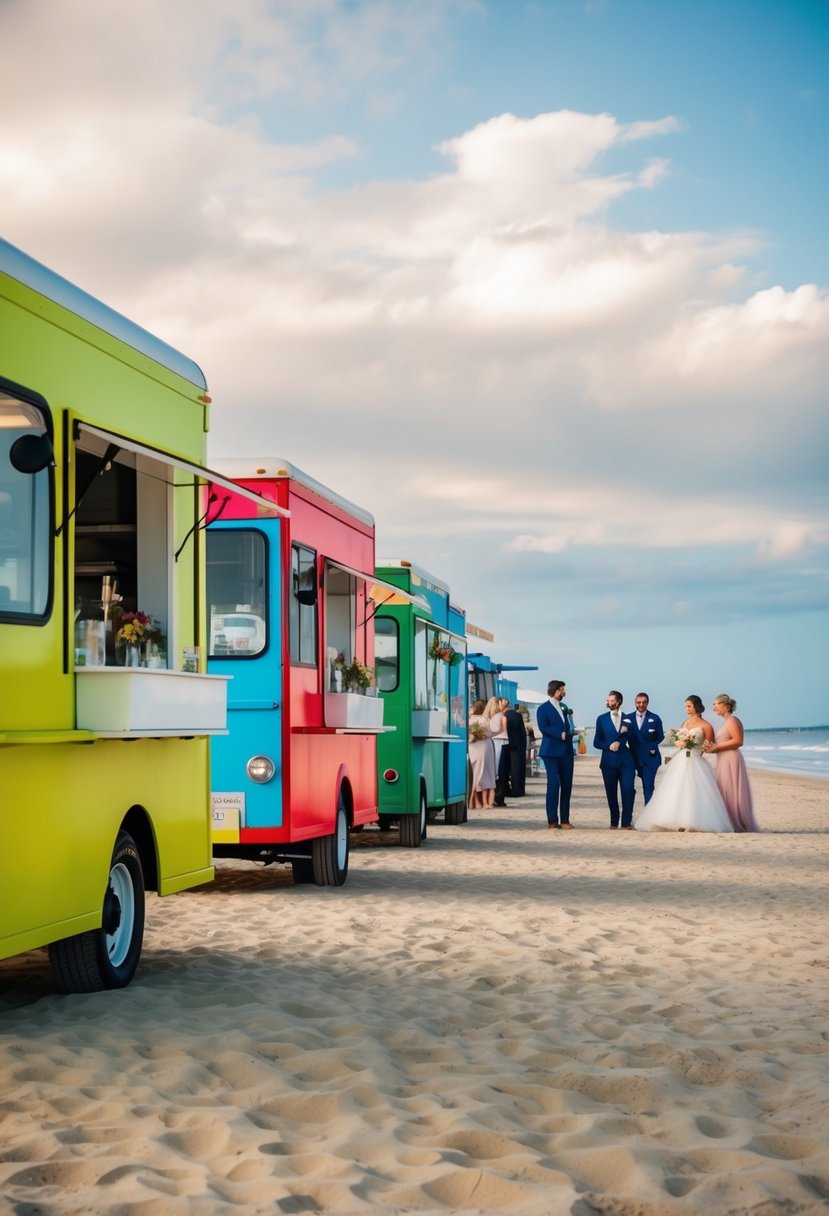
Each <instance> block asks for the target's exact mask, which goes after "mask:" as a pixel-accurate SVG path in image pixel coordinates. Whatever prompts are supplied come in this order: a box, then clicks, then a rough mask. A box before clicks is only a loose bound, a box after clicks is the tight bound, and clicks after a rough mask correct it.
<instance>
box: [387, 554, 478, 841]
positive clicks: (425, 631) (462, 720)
mask: <svg viewBox="0 0 829 1216" xmlns="http://www.w3.org/2000/svg"><path fill="white" fill-rule="evenodd" d="M377 575H378V577H379V578H381V579H382V580H383V581H384V582H386V583H390V584H392V585H393V586H395V587H396V588H398V591H399V592H400V593H404V594H406V595H408V596H412V597H414V596H416V597H417V599H418V600H420V601H421V602H420V603H418V602H416V601H415V602H412V601H411V600H403V599H400V598H398V599H397V600H395V599H394V598H393V597H389V598H387V599H386V601H385V602H384V603H382V604H381V605H380V606H379V607H378V611H377V615H376V617H375V621H374V635H375V661H376V670H377V686H378V688H379V689H380V694H381V696H382V698H383V701H384V703H385V706H386V718H385V720H386V721H387V722H388V723H389V724H390V725H393V726H394V727H395V731H394V734H391V735H386V736H383V737H382V738H381V739H380V740H379V741H378V748H377V755H378V767H379V775H380V783H379V790H380V825H381V827H384V828H386V827H391V826H392V825H393V824H394V823H395V822H397V823H398V824H399V826H400V843H401V844H402V845H405V846H408V847H409V848H417V847H418V846H419V845H420V843H421V842H422V841H423V840H424V839H425V838H426V833H427V824H428V821H429V820H434V819H436V818H437V816H438V814H440V813H442V814H443V819H444V822H445V823H451V824H457V823H463V822H464V821H465V820H466V810H467V803H466V786H467V762H466V751H467V747H466V740H467V718H468V712H467V697H466V679H465V659H466V636H465V620H466V614H465V613H464V611H463V609H462V608H458V607H457V606H456V605H454V604H453V603H452V602H451V600H450V598H449V588H448V586H447V585H446V583H444V582H442V581H441V580H440V579H439V578H436V577H435V576H434V575H433V574H429V573H428V571H426V570H423V569H421V568H420V567H419V566H415V565H413V564H412V563H411V562H408V561H383V562H379V563H378V565H377Z"/></svg>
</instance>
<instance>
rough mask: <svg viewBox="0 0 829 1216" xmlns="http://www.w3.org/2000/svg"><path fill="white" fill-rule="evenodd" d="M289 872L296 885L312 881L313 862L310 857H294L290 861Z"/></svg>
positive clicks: (299, 885)
mask: <svg viewBox="0 0 829 1216" xmlns="http://www.w3.org/2000/svg"><path fill="white" fill-rule="evenodd" d="M291 872H292V874H293V876H294V885H295V886H297V887H301V886H303V885H305V884H306V883H309V882H313V881H314V863H313V861H312V860H311V858H310V857H294V858H293V859H292V861H291Z"/></svg>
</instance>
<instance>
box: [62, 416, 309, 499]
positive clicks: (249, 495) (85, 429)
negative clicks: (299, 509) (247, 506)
mask: <svg viewBox="0 0 829 1216" xmlns="http://www.w3.org/2000/svg"><path fill="white" fill-rule="evenodd" d="M75 427H76V434H77V436H78V437H79V438H80V436H81V435H84V434H86V435H94V436H95V437H96V438H97V439H102V440H103V441H104V442H105V443H111V444H114V445H115V446H116V447H118V448H120V449H121V450H122V451H124V452H133V453H134V454H135V455H137V456H148V457H150V459H152V460H158V461H160V462H161V463H162V464H166V465H170V466H171V467H172V468H174V469H180V470H181V471H182V472H184V473H189V474H190V476H191V477H197V478H199V479H200V480H201V481H207V482H209V483H210V485H212V486H218V487H219V488H220V489H222V490H230V491H231V492H232V493H233V494H238V495H239V497H240V498H246V499H247V500H248V501H249V502H252V503H254V504H255V505H256V507H257V508H258V509H259V513H260V515H264V516H273V515H284V516H289V515H290V514H291V512H290V511H286V509H285V508H284V507H278V506H277V505H276V503H273V502H269V501H268V499H267V498H263V497H262V496H261V494H254V492H253V490H247V489H245V487H244V486H237V485H236V482H235V481H229V480H228V478H226V477H222V475H221V473H216V472H214V471H213V469H208V468H205V466H204V465H201V464H194V463H193V461H192V460H184V459H183V458H182V457H181V456H173V455H172V454H171V453H170V452H164V451H160V450H159V449H158V448H151V447H149V446H148V445H147V444H145V443H138V442H137V441H136V440H135V439H126V438H125V437H124V436H123V435H118V434H116V432H115V431H105V430H104V429H103V428H102V427H97V426H90V425H89V423H87V422H80V421H78V422H76V424H75Z"/></svg>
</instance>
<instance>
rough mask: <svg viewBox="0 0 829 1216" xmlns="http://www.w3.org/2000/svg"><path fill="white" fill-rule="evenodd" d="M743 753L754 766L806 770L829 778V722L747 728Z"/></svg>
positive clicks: (779, 771)
mask: <svg viewBox="0 0 829 1216" xmlns="http://www.w3.org/2000/svg"><path fill="white" fill-rule="evenodd" d="M743 755H744V757H745V762H746V764H747V765H748V767H749V768H750V769H762V768H764V769H768V770H769V771H774V772H778V773H805V774H806V775H808V776H812V777H825V778H826V779H827V780H829V726H800V727H798V726H792V727H787V728H786V729H783V730H747V731H746V733H745V742H744V743H743Z"/></svg>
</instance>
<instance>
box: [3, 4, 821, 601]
mask: <svg viewBox="0 0 829 1216" xmlns="http://www.w3.org/2000/svg"><path fill="white" fill-rule="evenodd" d="M463 7H464V5H463V3H462V0H459V3H458V4H457V5H454V4H444V3H440V2H439V0H434V3H428V4H427V3H423V2H422V0H421V2H418V3H415V0H411V2H405V3H404V2H403V0H400V2H399V3H390V2H389V3H363V4H358V5H353V4H350V3H346V2H345V0H307V2H306V0H292V2H290V3H289V2H287V0H281V2H277V0H251V2H250V3H246V4H245V5H243V6H240V5H238V4H236V3H233V2H231V0H199V3H198V4H196V3H195V0H183V2H182V3H181V4H176V5H170V4H168V3H162V0H147V3H146V4H144V5H142V6H141V7H140V9H139V8H124V7H117V6H116V7H115V8H113V6H112V5H111V4H110V3H109V0H75V2H74V3H73V4H72V5H68V6H64V5H49V4H47V3H46V0H25V3H24V2H23V0H13V2H11V3H8V2H7V3H6V5H5V6H4V7H3V9H2V10H0V35H2V37H3V44H4V48H5V50H6V55H5V66H4V87H5V89H6V92H7V95H9V96H14V97H15V98H16V99H17V104H16V106H15V113H14V116H13V118H12V116H11V112H10V110H8V109H7V110H6V116H5V118H4V117H0V214H2V229H3V232H4V235H6V236H7V237H8V238H9V239H11V240H13V241H15V242H16V243H18V244H20V245H21V246H22V247H23V248H25V249H27V250H28V251H30V252H32V253H34V254H35V256H38V257H40V258H42V259H43V260H44V261H46V262H47V263H49V264H51V265H53V266H54V267H55V268H56V269H58V270H59V271H60V272H61V273H63V274H67V275H68V276H69V277H71V278H73V279H75V280H76V281H77V282H78V283H80V284H81V286H83V287H85V288H86V289H87V290H91V291H93V292H95V293H96V294H99V295H101V296H102V297H103V298H104V299H106V300H107V301H108V302H110V303H112V304H114V305H115V306H116V307H119V308H120V309H122V310H123V311H125V312H126V313H127V314H128V315H130V316H132V317H134V319H136V320H138V321H139V322H140V323H142V324H144V325H146V326H148V327H149V328H150V329H153V330H155V331H156V332H158V333H159V334H160V335H161V336H163V337H164V338H166V339H167V340H168V341H172V342H173V343H174V344H176V345H178V346H180V347H181V348H182V349H183V350H185V351H186V352H187V353H188V354H190V355H191V356H193V357H194V358H196V359H197V360H199V361H200V362H201V363H202V364H203V365H204V367H205V370H206V372H207V375H208V380H209V382H210V384H211V388H212V391H213V395H214V399H215V403H216V404H215V407H214V411H213V432H212V434H211V439H210V450H211V452H212V453H213V454H214V455H215V456H219V455H224V454H231V453H233V454H239V455H244V454H250V455H253V454H257V455H261V454H262V452H263V451H267V450H270V451H271V452H273V453H274V454H279V455H283V456H285V457H286V458H290V459H293V460H294V461H295V462H296V463H297V464H299V465H300V466H301V467H305V468H307V469H308V471H309V472H310V473H312V474H313V475H314V476H316V477H318V478H319V479H321V480H323V481H328V482H329V483H330V484H332V485H333V486H335V487H336V488H337V489H338V490H339V491H340V492H342V493H343V494H345V495H347V496H349V497H351V498H352V499H354V500H355V501H357V502H362V503H364V505H366V506H367V507H369V509H371V510H373V511H374V513H375V515H376V516H377V519H378V527H379V530H380V534H381V538H382V548H383V549H385V550H386V551H387V552H388V551H389V550H390V549H393V548H394V547H395V546H397V545H400V546H401V547H406V548H407V549H408V553H407V554H406V555H407V556H409V557H411V558H413V559H414V560H418V558H419V556H420V550H421V549H422V550H423V551H425V552H427V553H428V552H433V551H434V546H435V543H436V542H435V537H438V538H439V540H440V544H439V551H440V553H441V554H443V553H446V554H450V553H451V554H452V563H453V565H452V570H453V574H452V577H453V580H455V579H456V580H457V582H458V585H459V588H460V590H461V592H463V589H464V588H467V589H468V592H467V593H472V592H474V593H475V594H484V593H485V592H486V588H487V586H490V585H492V582H493V580H494V579H496V578H497V576H498V570H499V566H500V564H503V563H506V564H509V565H510V568H511V569H513V568H514V573H515V578H516V579H517V580H519V582H518V583H517V584H516V595H517V596H518V597H519V598H520V597H527V596H529V595H530V594H531V591H530V590H528V589H530V588H531V589H532V590H534V589H535V585H534V580H541V579H543V580H546V581H547V583H549V582H550V580H552V579H553V578H555V577H557V576H558V573H557V572H559V571H560V570H561V569H562V567H563V566H565V565H567V563H571V564H572V568H573V569H575V566H576V564H577V563H582V564H584V563H587V564H590V563H595V567H592V566H591V569H593V568H595V569H596V570H597V571H598V572H599V573H598V574H597V575H596V584H595V586H594V585H593V584H590V588H591V592H590V593H591V595H593V594H595V599H596V601H597V602H598V600H599V599H601V600H603V601H605V600H606V602H607V609H606V611H607V613H609V614H610V616H611V617H612V615H613V612H614V610H615V606H616V599H617V597H616V595H615V593H614V592H613V590H612V589H604V590H603V591H602V592H601V593H599V592H598V591H596V587H599V586H601V579H602V578H603V577H604V578H611V579H614V580H617V581H618V583H619V584H620V585H623V586H624V593H625V594H628V593H629V591H630V587H631V581H632V585H633V586H634V587H635V584H636V580H637V579H640V578H641V577H642V576H641V568H642V567H646V566H647V567H648V569H650V563H651V562H653V561H654V559H655V557H656V556H658V557H659V561H660V562H664V566H665V570H666V574H665V578H666V580H673V582H674V583H675V584H676V585H677V587H679V586H680V584H681V590H675V589H674V590H675V593H674V591H670V592H669V591H668V590H666V591H665V596H664V600H661V601H660V604H664V606H665V607H664V610H665V612H667V611H668V610H669V609H668V604H673V605H674V608H673V609H671V611H679V612H681V611H684V610H687V611H688V612H689V613H690V614H691V615H693V612H694V610H697V611H698V610H699V602H700V601H699V598H695V597H701V595H702V593H701V592H700V587H699V585H696V584H695V585H694V586H693V587H692V588H691V589H690V590H689V588H688V587H687V586H686V584H685V582H683V579H685V578H686V572H685V570H682V571H680V570H679V565H678V564H679V563H681V562H685V563H688V564H692V563H693V561H694V558H695V555H696V557H697V558H698V559H699V562H700V565H701V567H702V568H703V570H705V569H706V568H707V566H706V564H707V562H708V560H709V556H710V555H711V554H713V555H714V557H715V559H716V560H722V561H723V562H724V563H727V565H728V569H727V570H725V571H724V573H722V572H721V574H720V575H719V577H721V579H722V582H723V585H724V586H727V588H728V595H729V596H730V599H729V604H730V606H731V609H733V610H734V611H743V610H744V609H743V605H742V600H741V596H742V595H743V594H744V592H743V591H742V590H741V587H740V577H738V575H739V576H742V574H743V573H744V571H749V572H750V576H751V578H753V579H756V580H758V581H757V583H756V584H752V585H753V586H757V587H762V586H763V583H762V581H761V580H762V579H764V578H765V579H768V578H769V577H770V576H771V575H773V574H775V573H776V572H783V573H786V574H787V576H788V575H789V574H790V572H791V571H792V570H793V565H792V563H794V562H795V561H802V560H803V559H804V558H805V557H807V556H808V558H809V562H810V567H809V568H810V569H817V570H820V569H821V568H822V567H821V559H822V558H823V557H824V556H825V550H826V546H827V543H829V539H827V535H826V528H825V524H824V522H823V521H824V519H825V517H826V513H827V512H826V488H825V470H824V468H823V466H822V464H821V459H822V458H821V456H820V453H821V452H823V451H825V449H826V445H827V438H828V437H827V423H826V417H825V405H824V402H825V384H826V382H827V373H829V353H828V352H829V343H828V342H827V338H828V337H829V333H828V332H827V329H829V307H828V306H827V294H826V289H825V288H824V287H821V286H819V285H809V284H806V285H802V286H799V287H795V288H794V289H792V290H786V289H784V288H783V287H780V286H768V285H767V284H765V283H762V282H758V281H757V280H756V279H755V277H754V275H753V274H752V272H751V268H750V262H751V259H752V258H753V257H755V255H756V254H757V252H758V250H759V249H760V248H761V247H762V243H763V237H762V234H758V233H756V232H753V231H749V230H740V231H735V230H728V231H723V232H709V231H702V230H700V231H670V230H659V229H657V228H655V227H653V226H651V227H648V228H643V229H642V230H634V229H633V228H632V227H631V228H629V229H623V228H621V227H620V226H619V225H618V224H614V222H613V221H614V204H616V203H617V202H618V201H620V200H622V199H625V200H626V213H629V212H630V208H631V205H632V204H635V202H636V200H637V198H644V197H646V196H647V195H648V194H653V193H654V192H658V191H659V190H660V187H661V186H662V184H663V182H665V180H666V179H667V178H668V177H669V176H670V173H671V165H670V160H669V159H668V155H667V154H669V153H671V152H672V151H673V149H674V147H675V145H676V142H677V141H681V139H682V125H681V123H680V122H679V121H678V120H677V119H676V118H675V117H673V116H670V115H667V116H664V117H662V118H657V119H656V120H649V121H642V122H630V123H623V122H620V121H619V120H617V119H616V118H615V117H614V116H613V115H611V114H607V113H603V114H584V113H575V112H572V111H556V112H553V113H545V114H537V115H533V116H529V117H518V116H516V115H515V114H508V113H507V114H500V115H496V116H494V117H488V118H487V119H486V120H485V121H480V122H478V123H476V124H475V125H474V126H471V127H470V129H468V130H465V131H464V130H460V131H458V133H457V134H456V135H455V136H454V137H453V138H451V139H447V140H445V141H443V142H442V143H441V145H440V149H439V151H440V153H441V155H442V157H443V164H442V166H441V169H440V171H439V172H437V173H434V174H433V175H431V176H424V175H421V176H420V177H417V178H414V177H413V178H412V179H410V180H407V179H405V178H404V177H403V176H402V175H401V176H399V177H398V178H397V179H394V180H384V181H371V180H366V181H364V182H363V183H361V184H360V185H358V186H352V187H350V188H345V189H334V188H323V187H322V186H321V185H320V181H321V177H320V173H319V171H320V170H322V169H326V168H328V167H329V166H332V165H336V164H337V163H338V162H339V161H342V160H345V159H348V160H349V161H351V162H352V163H354V164H358V163H359V158H360V156H361V155H362V153H363V148H362V147H361V142H360V137H358V135H357V134H355V132H354V131H353V130H347V129H342V128H340V127H339V125H338V117H339V111H338V109H337V101H338V99H339V98H343V97H345V98H348V99H349V100H352V101H353V99H354V96H355V92H356V91H357V90H359V89H361V88H363V87H364V82H368V84H366V85H365V93H364V94H363V93H360V94H359V97H360V99H361V101H362V103H363V105H364V110H365V111H366V112H368V111H369V110H370V109H371V108H372V106H376V105H378V104H380V105H382V104H383V102H382V99H386V101H387V102H389V104H390V105H391V108H392V109H393V108H394V105H395V104H396V100H395V99H396V97H397V96H398V93H397V84H398V79H399V78H401V77H402V75H403V72H404V66H405V64H404V61H407V62H408V64H409V65H410V66H411V64H412V63H413V62H414V61H415V60H416V59H418V57H419V58H420V59H423V58H424V56H425V64H426V66H425V67H423V66H420V67H418V69H417V70H418V71H425V72H428V70H429V65H428V57H429V55H431V54H435V53H437V52H436V51H435V50H434V49H433V48H435V47H438V46H439V45H440V44H441V38H440V33H441V32H442V31H444V30H445V28H446V25H445V23H446V21H447V20H448V16H449V14H451V13H452V11H460V10H461V9H463ZM471 7H474V6H471ZM195 13H197V15H198V20H197V22H196V21H195V18H194V14H195ZM47 20H48V23H49V28H50V37H49V38H48V39H43V38H42V37H41V30H42V29H43V28H44V25H45V23H46V22H47ZM194 29H197V35H196V34H194ZM427 48H429V50H428V54H426V51H427ZM127 51H128V54H127ZM274 98H284V99H286V101H288V100H289V101H290V103H291V105H293V106H299V105H300V104H301V103H303V102H304V103H307V105H308V106H309V110H310V108H312V107H317V109H318V111H319V110H321V111H322V112H325V111H326V108H327V109H328V110H329V111H330V113H331V114H332V119H331V124H330V129H329V130H328V131H327V132H326V133H325V134H323V135H321V136H316V137H315V138H313V139H311V138H308V139H306V140H302V141H300V140H298V139H296V138H293V137H292V134H291V132H290V131H289V130H288V129H287V126H286V124H285V121H284V119H283V117H282V115H281V113H280V108H279V106H276V107H271V105H270V104H269V103H270V102H271V101H272V100H273V99H274ZM378 99H380V100H378ZM657 142H658V144H659V150H660V151H662V152H664V153H666V155H663V156H654V148H655V144H656V143H657ZM611 163H612V165H613V169H612V171H611V169H610V168H608V166H609V165H610V164H611ZM703 552H704V554H705V556H704V558H703V557H702V556H701V554H702V553H703ZM665 555H671V560H670V561H667V560H666V559H665ZM447 560H448V558H447ZM628 561H629V563H630V564H629V565H626V564H625V563H626V562H628ZM637 562H638V563H639V564H638V565H637ZM741 563H743V565H741ZM435 573H437V574H440V573H441V571H440V570H436V571H435ZM579 577H581V575H579ZM591 577H592V576H591ZM649 577H650V576H649ZM746 577H748V576H747V575H746ZM574 578H575V576H574ZM703 581H704V580H703ZM819 583H820V580H818V579H815V578H814V577H812V578H811V579H810V585H811V586H813V587H814V586H816V585H818V584H819ZM573 585H574V586H576V587H580V588H581V589H582V593H583V594H586V592H585V591H584V589H585V587H586V586H587V584H586V583H585V582H578V581H576V583H574V584H573ZM781 587H783V583H782V582H781ZM605 592H606V594H605ZM776 594H777V592H775V595H776ZM814 594H815V592H814V591H813V590H810V591H808V592H807V591H805V590H804V589H803V588H802V587H801V583H800V582H798V581H797V580H796V579H795V578H794V576H793V575H792V577H791V578H790V579H789V585H788V587H783V589H782V590H780V592H779V602H780V603H781V604H782V605H785V607H786V610H794V609H796V608H797V607H798V603H799V601H798V597H799V596H800V597H801V599H803V598H804V597H805V598H808V596H813V595H814ZM591 602H592V601H591ZM812 602H813V601H812V600H809V603H810V604H811V603H812ZM682 605H687V606H688V607H687V609H683V608H682ZM781 611H782V608H781ZM478 615H480V614H478ZM473 616H474V612H473Z"/></svg>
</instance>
